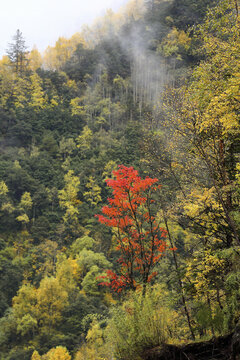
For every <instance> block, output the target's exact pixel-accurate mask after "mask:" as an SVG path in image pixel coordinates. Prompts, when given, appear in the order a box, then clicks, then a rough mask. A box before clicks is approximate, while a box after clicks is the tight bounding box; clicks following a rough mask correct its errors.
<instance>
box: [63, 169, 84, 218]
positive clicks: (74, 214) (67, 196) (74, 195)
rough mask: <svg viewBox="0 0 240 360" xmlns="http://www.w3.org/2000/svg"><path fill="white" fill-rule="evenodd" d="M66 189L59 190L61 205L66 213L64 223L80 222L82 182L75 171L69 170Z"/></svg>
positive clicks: (66, 176) (65, 179) (66, 177)
mask: <svg viewBox="0 0 240 360" xmlns="http://www.w3.org/2000/svg"><path fill="white" fill-rule="evenodd" d="M64 182H65V187H64V188H63V189H62V190H59V192H58V197H59V204H60V207H61V208H63V209H65V210H66V212H65V214H64V216H63V221H64V222H70V223H76V222H77V221H78V214H79V211H78V206H79V204H81V201H80V200H79V199H78V191H79V185H80V180H79V178H78V176H74V172H73V170H69V171H68V173H67V174H66V175H65V176H64Z"/></svg>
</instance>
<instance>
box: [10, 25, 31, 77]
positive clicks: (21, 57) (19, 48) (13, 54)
mask: <svg viewBox="0 0 240 360" xmlns="http://www.w3.org/2000/svg"><path fill="white" fill-rule="evenodd" d="M7 55H8V57H9V59H10V61H11V63H12V65H13V67H14V70H15V71H16V73H17V74H22V73H23V72H24V70H25V69H26V66H27V64H28V59H27V56H26V55H27V46H26V45H25V39H24V37H23V35H22V32H21V31H20V30H19V29H17V32H16V34H15V35H14V36H13V42H12V43H10V44H9V48H8V49H7Z"/></svg>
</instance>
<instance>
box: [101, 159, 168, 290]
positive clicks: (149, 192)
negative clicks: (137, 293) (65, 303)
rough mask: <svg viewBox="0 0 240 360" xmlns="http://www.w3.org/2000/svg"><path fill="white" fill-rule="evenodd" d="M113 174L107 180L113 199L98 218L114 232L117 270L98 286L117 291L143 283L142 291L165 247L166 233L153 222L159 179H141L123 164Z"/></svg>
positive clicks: (155, 220) (153, 274)
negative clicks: (118, 266)
mask: <svg viewBox="0 0 240 360" xmlns="http://www.w3.org/2000/svg"><path fill="white" fill-rule="evenodd" d="M113 175H114V179H108V180H106V182H107V185H108V186H109V187H111V188H112V190H113V197H112V198H111V199H108V203H109V205H108V206H104V207H103V208H102V213H103V215H97V217H98V220H99V221H100V222H101V223H102V224H105V225H107V226H109V227H111V228H113V230H114V234H115V238H116V245H115V249H116V250H117V251H119V253H120V256H119V259H118V262H119V264H120V271H119V274H116V273H114V272H113V271H111V270H108V271H107V276H106V277H105V281H103V282H102V283H101V284H102V285H107V286H110V287H111V288H112V289H113V290H115V291H118V292H120V291H121V290H122V289H123V287H130V288H131V289H134V290H135V289H136V288H137V286H138V285H139V284H142V285H143V291H144V292H145V288H146V284H147V283H148V282H150V281H151V279H152V277H153V276H155V275H156V272H153V268H154V266H155V265H156V264H157V263H158V261H159V259H160V258H161V256H162V255H163V254H164V252H165V250H166V248H167V244H166V241H165V237H166V231H165V230H164V229H162V228H161V227H160V226H159V223H158V221H157V219H156V212H157V210H156V204H155V201H154V200H153V194H154V192H156V191H157V189H158V188H159V186H157V185H156V184H157V182H158V179H152V178H149V177H147V178H145V179H142V178H141V177H140V176H139V174H138V171H137V170H134V169H133V168H132V167H126V166H123V165H121V166H119V169H118V170H117V171H113ZM103 278H104V277H103Z"/></svg>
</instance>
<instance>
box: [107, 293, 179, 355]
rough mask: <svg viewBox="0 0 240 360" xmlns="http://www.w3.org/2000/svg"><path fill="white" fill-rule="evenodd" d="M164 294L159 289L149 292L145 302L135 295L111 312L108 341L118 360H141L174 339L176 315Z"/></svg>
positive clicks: (144, 299)
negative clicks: (152, 349) (146, 354)
mask: <svg viewBox="0 0 240 360" xmlns="http://www.w3.org/2000/svg"><path fill="white" fill-rule="evenodd" d="M164 294H166V293H165V292H160V291H159V288H155V289H154V290H149V291H148V292H147V294H146V295H145V297H144V298H143V297H142V296H141V295H139V294H137V293H135V294H132V295H131V297H130V299H129V300H128V301H127V302H125V303H124V304H123V305H122V306H120V307H115V308H114V309H113V310H112V319H111V322H110V325H109V327H108V341H109V342H110V343H111V344H113V345H114V348H115V354H116V356H117V359H124V360H137V359H141V354H142V353H143V352H144V351H145V350H147V349H149V348H153V347H155V346H162V345H163V344H165V343H166V342H167V341H170V339H171V338H173V337H175V334H176V327H175V326H176V318H177V314H176V312H175V311H173V310H171V309H170V308H169V307H167V304H166V301H165V300H164V297H165V296H164Z"/></svg>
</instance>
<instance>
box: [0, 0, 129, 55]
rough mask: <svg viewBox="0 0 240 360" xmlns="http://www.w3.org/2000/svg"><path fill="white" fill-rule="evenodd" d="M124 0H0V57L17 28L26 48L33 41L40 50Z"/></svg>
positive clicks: (114, 8)
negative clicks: (21, 34)
mask: <svg viewBox="0 0 240 360" xmlns="http://www.w3.org/2000/svg"><path fill="white" fill-rule="evenodd" d="M125 3H127V0H0V57H2V55H3V54H5V51H6V48H7V47H8V43H10V42H11V41H12V37H13V35H14V34H15V33H16V30H17V29H20V31H21V32H22V33H23V37H24V38H25V40H26V45H27V46H28V49H29V50H30V49H31V48H32V47H33V45H36V46H37V48H38V49H39V50H40V51H43V50H44V49H45V48H46V47H47V46H48V45H54V44H55V41H56V40H57V39H58V38H59V36H65V37H67V38H69V37H71V35H73V34H74V33H75V32H77V31H80V30H81V26H82V25H83V24H91V23H92V22H93V20H94V19H95V18H96V17H98V16H100V15H104V13H105V11H106V10H107V9H109V8H111V9H112V10H114V11H116V10H118V9H119V8H120V6H121V5H123V4H125Z"/></svg>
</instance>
